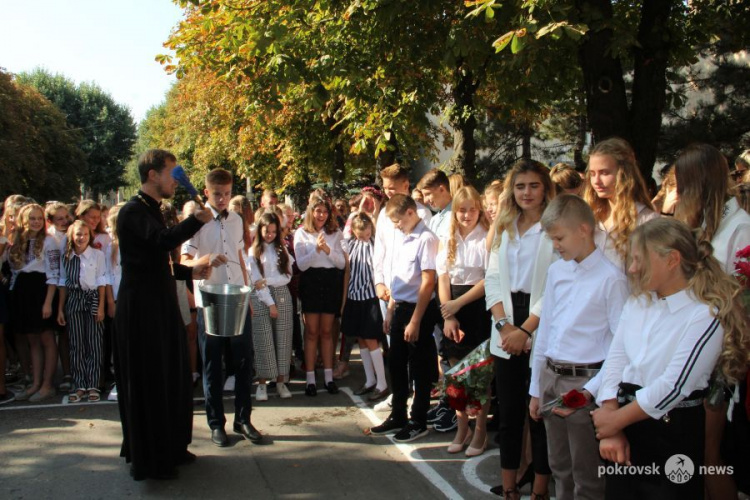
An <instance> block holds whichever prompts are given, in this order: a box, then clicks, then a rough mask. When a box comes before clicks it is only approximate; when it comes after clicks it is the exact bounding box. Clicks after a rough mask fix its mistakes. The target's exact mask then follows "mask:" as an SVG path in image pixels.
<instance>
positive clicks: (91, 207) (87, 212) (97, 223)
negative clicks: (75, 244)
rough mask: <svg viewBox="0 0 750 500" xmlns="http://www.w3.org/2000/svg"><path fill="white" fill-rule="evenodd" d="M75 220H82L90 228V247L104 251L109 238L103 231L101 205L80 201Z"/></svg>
mask: <svg viewBox="0 0 750 500" xmlns="http://www.w3.org/2000/svg"><path fill="white" fill-rule="evenodd" d="M76 218H77V219H80V220H82V221H83V222H85V223H86V224H88V226H89V227H90V228H91V231H92V232H93V234H94V239H93V240H92V241H91V246H92V247H93V248H96V249H97V250H101V251H104V248H105V247H106V246H107V245H108V244H109V241H110V240H111V238H110V236H109V234H107V231H106V230H105V229H104V221H103V220H102V207H101V205H99V204H98V203H97V202H95V201H94V200H82V201H81V202H80V203H79V204H78V206H77V207H76Z"/></svg>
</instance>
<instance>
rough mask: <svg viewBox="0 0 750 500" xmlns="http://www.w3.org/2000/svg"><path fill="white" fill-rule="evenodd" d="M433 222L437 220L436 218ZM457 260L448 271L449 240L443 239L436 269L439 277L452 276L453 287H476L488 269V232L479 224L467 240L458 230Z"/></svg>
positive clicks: (436, 261) (467, 236)
mask: <svg viewBox="0 0 750 500" xmlns="http://www.w3.org/2000/svg"><path fill="white" fill-rule="evenodd" d="M432 220H435V219H434V218H433V219H432ZM455 237H456V259H455V260H454V262H453V265H452V266H451V267H450V269H448V238H445V239H442V238H441V243H442V248H440V250H439V251H438V254H437V258H436V260H435V267H436V270H437V274H438V276H442V275H443V274H449V275H450V281H451V285H476V284H477V283H479V282H480V281H482V280H483V279H484V273H485V269H486V268H487V256H488V254H487V241H486V240H487V230H486V229H485V228H483V227H482V226H481V224H477V225H476V227H475V228H474V229H472V230H471V232H470V233H469V234H468V235H466V239H464V238H462V237H461V233H460V232H459V231H458V229H457V230H456V235H455Z"/></svg>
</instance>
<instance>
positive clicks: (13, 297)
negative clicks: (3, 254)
mask: <svg viewBox="0 0 750 500" xmlns="http://www.w3.org/2000/svg"><path fill="white" fill-rule="evenodd" d="M44 220H45V215H44V209H42V207H41V206H39V205H36V204H32V205H26V206H25V207H23V208H22V209H21V211H20V212H19V214H18V217H17V219H16V227H15V234H14V237H13V245H12V246H11V247H10V250H9V252H8V261H9V264H10V268H11V270H12V276H11V282H10V290H11V293H10V318H11V325H12V327H13V331H14V332H15V333H16V334H20V335H22V336H23V337H25V338H26V339H28V342H29V348H30V351H31V368H32V370H33V381H32V384H31V386H30V387H29V388H27V389H25V390H24V391H23V392H21V393H20V394H17V395H16V400H18V401H24V400H27V399H28V400H30V401H32V402H37V401H44V400H46V399H49V398H51V397H52V396H54V395H55V389H54V387H53V385H52V378H53V377H54V375H55V370H56V369H57V345H56V344H55V336H54V333H53V330H54V329H55V323H54V318H53V317H52V302H53V299H54V297H55V285H56V284H57V280H58V279H59V269H60V249H59V247H58V246H57V242H56V241H55V239H54V238H53V237H51V236H47V231H46V228H45V222H44ZM19 340H20V341H22V342H23V341H25V339H19Z"/></svg>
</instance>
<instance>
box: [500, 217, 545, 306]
mask: <svg viewBox="0 0 750 500" xmlns="http://www.w3.org/2000/svg"><path fill="white" fill-rule="evenodd" d="M513 229H514V231H513V237H512V238H508V237H509V235H508V233H507V232H506V233H505V234H504V235H503V236H505V237H506V238H508V271H510V291H511V292H513V293H515V292H524V293H531V280H532V278H533V277H534V263H535V260H536V254H537V251H538V250H539V242H540V241H541V239H542V223H541V222H537V223H536V224H534V225H533V226H531V227H530V228H528V229H527V230H526V232H525V233H523V236H520V235H519V232H518V217H516V219H515V220H514V221H513Z"/></svg>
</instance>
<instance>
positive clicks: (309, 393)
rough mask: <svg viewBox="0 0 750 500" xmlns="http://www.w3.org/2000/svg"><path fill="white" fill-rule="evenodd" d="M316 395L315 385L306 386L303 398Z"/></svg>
mask: <svg viewBox="0 0 750 500" xmlns="http://www.w3.org/2000/svg"><path fill="white" fill-rule="evenodd" d="M317 395H318V388H317V387H315V384H307V387H305V396H317Z"/></svg>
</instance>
